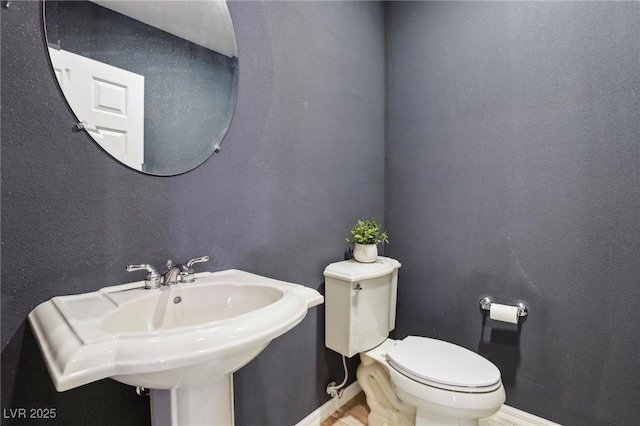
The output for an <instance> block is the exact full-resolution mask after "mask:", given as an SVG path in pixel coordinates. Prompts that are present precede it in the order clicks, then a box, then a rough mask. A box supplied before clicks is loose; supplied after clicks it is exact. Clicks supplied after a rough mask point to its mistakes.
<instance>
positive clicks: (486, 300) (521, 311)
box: [480, 297, 529, 317]
mask: <svg viewBox="0 0 640 426" xmlns="http://www.w3.org/2000/svg"><path fill="white" fill-rule="evenodd" d="M492 303H493V300H492V299H491V298H490V297H483V298H482V299H480V309H482V310H484V311H490V310H491V304H492ZM513 306H515V307H516V308H518V312H517V314H518V316H519V317H526V316H527V315H529V308H527V305H525V304H524V303H522V302H518V303H516V304H514V305H513Z"/></svg>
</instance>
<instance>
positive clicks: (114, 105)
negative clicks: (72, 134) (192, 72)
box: [49, 47, 144, 170]
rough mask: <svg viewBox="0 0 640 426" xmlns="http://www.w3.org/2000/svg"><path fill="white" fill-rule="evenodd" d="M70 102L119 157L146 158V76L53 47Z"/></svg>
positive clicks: (136, 164) (133, 163)
mask: <svg viewBox="0 0 640 426" xmlns="http://www.w3.org/2000/svg"><path fill="white" fill-rule="evenodd" d="M49 56H50V57H51V64H52V66H53V69H54V72H55V75H56V77H57V79H58V83H59V84H60V88H61V89H62V92H63V93H64V95H65V97H66V98H67V101H68V102H69V106H71V109H72V110H73V111H76V112H77V115H78V116H79V117H82V120H83V121H84V123H83V125H84V128H85V129H86V130H87V132H89V134H90V135H91V137H93V139H94V140H95V141H96V142H97V143H98V145H100V146H101V147H102V149H104V150H105V151H106V152H107V153H109V154H110V155H112V156H113V157H114V158H116V159H117V160H119V161H121V162H122V163H124V164H126V165H127V166H129V167H131V168H134V169H136V170H140V169H141V168H142V164H143V162H144V76H142V75H139V74H135V73H133V72H131V71H127V70H123V69H121V68H117V67H114V66H112V65H108V64H105V63H102V62H99V61H96V60H93V59H89V58H86V57H84V56H81V55H76V54H75V53H71V52H67V51H65V50H57V49H55V48H51V47H50V48H49Z"/></svg>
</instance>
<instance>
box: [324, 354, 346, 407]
mask: <svg viewBox="0 0 640 426" xmlns="http://www.w3.org/2000/svg"><path fill="white" fill-rule="evenodd" d="M342 367H343V368H344V380H343V381H342V383H340V384H339V385H336V382H331V383H329V384H328V385H327V393H328V394H329V395H331V398H335V397H336V396H337V397H338V398H342V393H343V392H344V389H343V388H344V385H346V384H347V379H348V378H349V371H348V370H347V357H346V356H344V355H342Z"/></svg>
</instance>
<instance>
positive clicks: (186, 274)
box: [180, 256, 209, 283]
mask: <svg viewBox="0 0 640 426" xmlns="http://www.w3.org/2000/svg"><path fill="white" fill-rule="evenodd" d="M208 260H209V256H201V257H196V258H193V259H191V260H189V261H188V262H187V263H186V264H185V265H184V266H185V268H184V270H182V271H181V272H180V278H181V280H182V282H183V283H192V282H194V281H195V280H196V279H195V277H194V276H193V274H194V271H193V265H195V264H196V263H202V262H206V261H208Z"/></svg>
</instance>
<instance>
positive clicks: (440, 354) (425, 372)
mask: <svg viewBox="0 0 640 426" xmlns="http://www.w3.org/2000/svg"><path fill="white" fill-rule="evenodd" d="M386 360H387V362H388V364H389V365H390V366H391V367H392V368H393V369H394V370H396V371H398V372H399V373H400V374H402V375H404V376H406V377H409V378H411V379H413V380H415V381H417V382H420V383H422V384H425V385H428V386H432V387H435V388H439V389H446V390H452V391H457V392H466V393H482V392H491V391H494V390H496V389H498V388H499V387H500V386H501V384H502V382H501V380H500V370H498V368H497V367H496V366H495V365H494V364H493V363H491V362H490V361H488V360H487V359H485V358H483V357H482V356H480V355H478V354H477V353H475V352H472V351H470V350H468V349H465V348H463V347H460V346H457V345H454V344H452V343H449V342H444V341H442V340H437V339H430V338H427V337H418V336H408V337H406V338H405V339H403V340H401V341H399V342H398V343H397V344H396V345H394V346H393V347H392V348H390V349H389V351H388V352H387V354H386Z"/></svg>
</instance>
